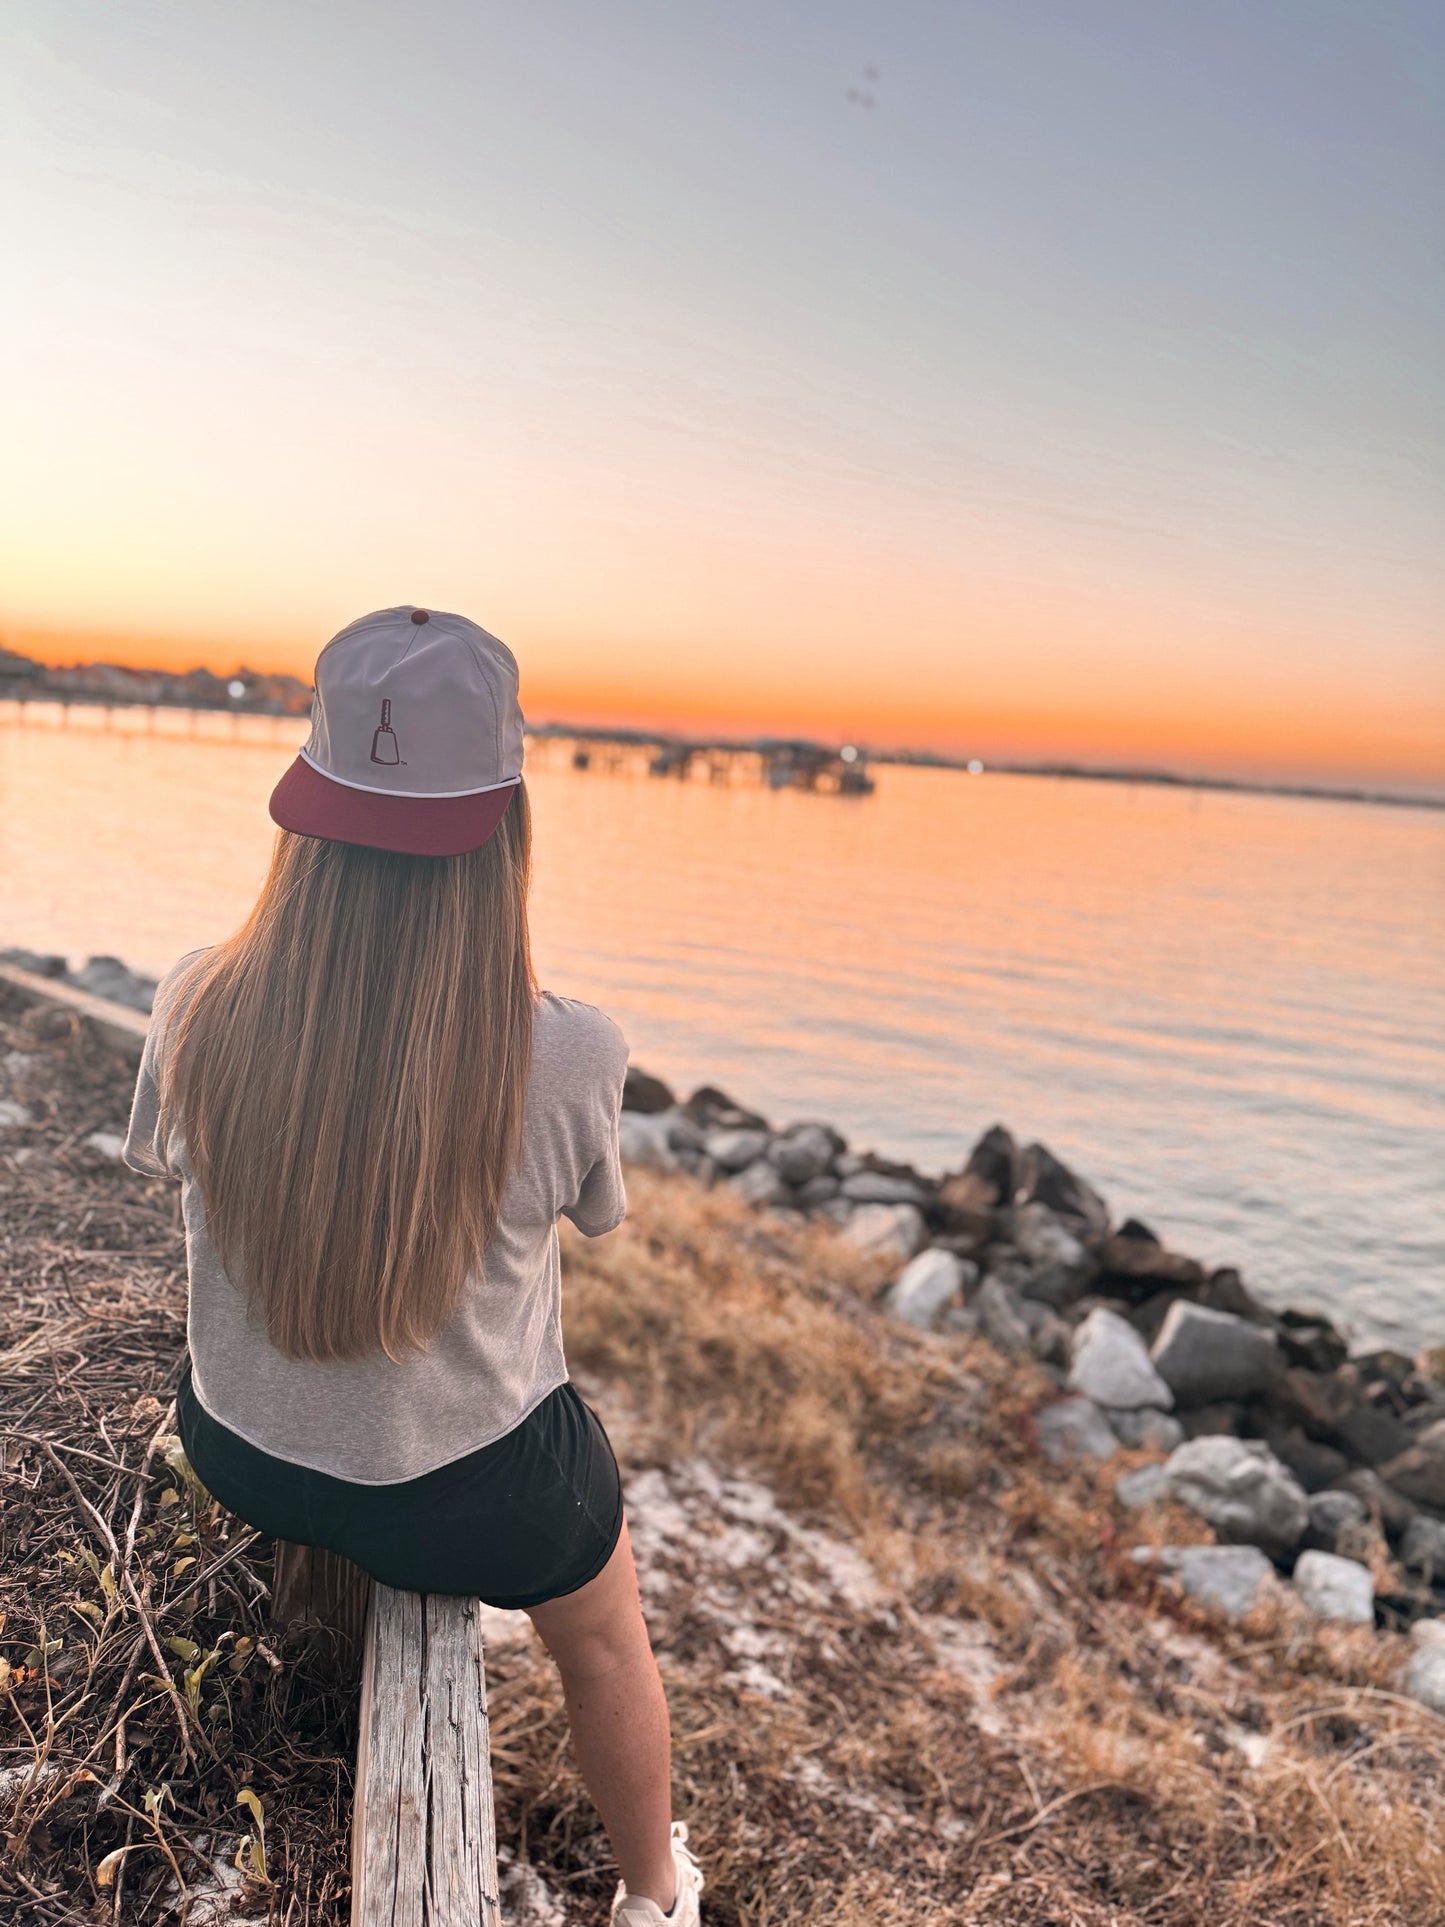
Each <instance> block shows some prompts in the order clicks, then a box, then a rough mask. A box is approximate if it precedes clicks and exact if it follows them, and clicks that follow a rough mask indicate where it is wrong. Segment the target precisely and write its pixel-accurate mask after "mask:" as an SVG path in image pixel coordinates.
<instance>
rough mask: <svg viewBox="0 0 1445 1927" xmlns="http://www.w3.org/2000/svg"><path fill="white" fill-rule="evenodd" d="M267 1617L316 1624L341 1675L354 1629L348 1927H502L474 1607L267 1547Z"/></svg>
mask: <svg viewBox="0 0 1445 1927" xmlns="http://www.w3.org/2000/svg"><path fill="white" fill-rule="evenodd" d="M271 1617H272V1619H273V1620H274V1621H275V1622H276V1623H277V1624H278V1625H283V1626H284V1625H288V1624H291V1623H293V1622H294V1621H296V1620H298V1619H299V1620H303V1621H304V1620H311V1621H312V1622H314V1623H315V1624H317V1625H319V1626H322V1627H325V1628H326V1629H327V1631H328V1632H330V1633H332V1634H334V1635H335V1636H336V1639H337V1645H338V1654H337V1657H338V1659H339V1660H340V1661H341V1663H343V1664H345V1663H346V1659H347V1655H348V1654H351V1653H354V1651H355V1647H356V1643H357V1635H358V1631H359V1632H360V1656H359V1657H360V1674H361V1715H360V1721H359V1727H358V1733H357V1742H356V1797H355V1804H354V1807H353V1810H352V1818H351V1919H352V1923H353V1927H501V1918H502V1916H501V1909H500V1906H499V1904H498V1897H497V1828H496V1814H495V1810H494V1807H493V1803H492V1769H491V1757H490V1751H489V1747H488V1729H487V1687H486V1674H485V1669H484V1653H483V1648H482V1636H481V1623H480V1614H479V1612H478V1602H477V1601H476V1600H475V1599H464V1598H460V1597H458V1596H457V1595H455V1594H452V1593H416V1592H399V1591H398V1590H397V1589H396V1588H395V1587H393V1586H384V1585H381V1584H380V1583H379V1582H377V1581H374V1580H371V1579H369V1578H368V1577H367V1575H366V1574H365V1573H363V1572H361V1571H360V1570H359V1569H358V1568H357V1567H356V1566H353V1565H352V1564H351V1562H350V1561H349V1560H346V1559H342V1558H340V1557H339V1555H338V1554H336V1553H332V1552H322V1551H320V1550H319V1549H317V1548H315V1547H312V1546H297V1545H291V1544H289V1543H286V1542H279V1543H278V1544H277V1547H276V1569H275V1580H274V1584H273V1587H272V1598H271Z"/></svg>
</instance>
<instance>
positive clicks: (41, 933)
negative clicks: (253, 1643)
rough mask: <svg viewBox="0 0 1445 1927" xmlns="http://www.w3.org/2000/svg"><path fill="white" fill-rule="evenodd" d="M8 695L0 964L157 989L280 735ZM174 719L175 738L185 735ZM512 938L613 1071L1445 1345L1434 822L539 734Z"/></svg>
mask: <svg viewBox="0 0 1445 1927" xmlns="http://www.w3.org/2000/svg"><path fill="white" fill-rule="evenodd" d="M147 721H148V719H147V718H145V717H144V716H143V715H141V714H139V713H134V714H130V715H127V716H124V717H123V718H122V719H121V723H122V727H121V728H119V729H113V730H111V731H105V730H102V729H101V727H100V722H101V717H100V714H99V713H98V712H76V713H75V714H74V715H73V716H72V719H71V722H70V724H69V726H68V727H67V728H64V729H61V728H58V727H55V726H53V724H47V722H46V721H45V720H44V717H43V715H40V714H37V715H34V716H32V717H31V718H30V720H29V721H27V722H25V723H24V724H20V723H18V722H16V721H14V720H13V711H12V712H10V718H7V717H6V715H5V713H4V712H3V711H0V882H3V891H4V895H3V909H0V944H4V943H14V944H25V945H28V946H30V947H32V948H35V949H46V950H59V951H63V952H66V953H67V954H69V955H71V956H72V957H73V958H75V959H77V960H78V959H79V958H81V957H83V956H86V955H89V954H91V953H93V952H96V951H109V952H112V953H113V954H115V955H118V956H121V957H124V958H125V959H126V961H127V962H129V963H132V964H134V965H136V966H137V967H139V968H142V969H145V970H148V971H151V972H155V973H158V972H160V971H161V970H163V969H164V968H165V967H166V966H167V965H168V964H169V963H171V962H172V961H173V960H174V958H175V957H176V956H178V955H179V954H180V953H181V952H183V951H185V950H187V949H190V948H193V947H194V946H195V945H197V944H202V943H208V942H211V941H213V940H214V939H216V938H218V937H220V936H223V935H224V934H226V932H228V931H229V930H230V929H232V928H233V927H234V926H235V924H236V923H237V921H238V920H239V919H240V918H241V916H242V915H243V914H244V912H245V911H246V910H247V908H248V907H249V906H250V904H251V902H252V901H253V899H254V896H255V893H256V889H257V887H258V885H259V883H260V880H261V877H262V874H263V872H264V869H265V864H266V860H267V855H268V851H269V848H270V843H271V837H272V834H273V830H272V825H271V823H270V821H269V818H268V817H267V816H266V809H265V804H266V797H267V795H268V793H269V790H270V787H271V785H272V783H273V782H274V780H275V778H276V777H277V775H279V773H280V771H281V769H282V768H283V767H284V765H285V764H286V762H287V761H288V760H289V758H290V756H291V754H292V753H293V752H294V748H295V746H296V744H297V743H299V741H300V740H301V739H302V736H303V735H304V728H303V727H302V726H301V725H298V724H293V723H290V722H287V723H275V724H273V723H271V722H269V721H263V720H259V719H249V718H248V719H232V718H229V717H224V716H217V717H210V716H203V717H200V718H196V719H191V718H188V717H186V716H184V715H180V714H176V715H169V716H161V717H160V718H159V719H156V721H155V724H154V727H153V728H152V729H150V730H149V731H148V730H147ZM190 731H194V733H188V732H190ZM527 770H528V785H529V788H530V789H531V792H532V797H533V802H534V806H535V817H536V831H537V842H536V886H535V895H534V902H533V935H534V948H535V954H536V961H537V966H538V971H539V975H540V976H541V977H542V979H543V981H544V982H545V983H547V984H548V985H549V986H550V987H551V988H553V989H555V990H559V991H562V992H565V993H566V994H568V995H572V996H578V997H584V998H586V999H588V1000H589V1001H592V1002H596V1003H600V1004H602V1005H603V1006H604V1007H605V1008H606V1009H608V1010H609V1011H610V1012H611V1013H612V1014H613V1015H614V1016H615V1017H616V1018H617V1019H618V1021H619V1022H620V1023H621V1024H622V1026H623V1028H624V1029H625V1031H626V1032H627V1035H628V1037H629V1039H630V1041H631V1044H632V1048H633V1056H634V1060H635V1061H637V1062H639V1063H641V1064H642V1065H644V1066H645V1067H646V1068H647V1069H649V1070H652V1071H655V1072H657V1073H658V1074H660V1075H662V1076H665V1077H667V1078H668V1079H669V1080H670V1081H671V1082H673V1083H675V1084H676V1085H678V1086H680V1087H682V1088H683V1089H684V1090H687V1089H691V1088H692V1087H693V1086H694V1085H695V1084H698V1083H702V1082H704V1081H706V1082H712V1083H718V1084H722V1085H723V1086H725V1087H726V1088H727V1089H729V1090H731V1091H732V1092H733V1093H734V1094H735V1095H736V1096H737V1097H738V1098H739V1099H740V1100H741V1101H743V1102H745V1103H747V1104H749V1105H751V1106H753V1107H754V1108H756V1109H758V1110H761V1111H764V1112H766V1113H767V1114H768V1115H769V1116H771V1117H772V1118H774V1119H775V1120H776V1121H783V1120H786V1119H791V1118H803V1117H809V1116H814V1117H822V1118H827V1119H830V1120H833V1121H834V1122H836V1123H837V1124H838V1125H839V1126H840V1128H842V1129H843V1130H845V1131H846V1132H847V1133H848V1134H849V1136H850V1137H851V1138H852V1139H853V1140H854V1142H855V1143H857V1144H858V1145H859V1146H860V1147H866V1146H872V1147H874V1148H876V1149H878V1150H880V1151H883V1152H887V1153H891V1154H894V1155H901V1156H906V1157H909V1158H912V1159H914V1160H915V1161H916V1162H918V1163H919V1164H920V1165H921V1166H922V1167H923V1168H925V1169H930V1170H941V1169H944V1168H947V1167H956V1166H957V1165H958V1164H959V1163H961V1161H962V1159H963V1157H964V1156H965V1154H966V1153H967V1150H968V1148H969V1146H970V1145H971V1144H972V1142H973V1140H974V1139H975V1138H976V1137H977V1135H978V1133H979V1132H980V1131H982V1130H983V1129H985V1128H986V1127H987V1126H988V1125H989V1124H992V1123H994V1122H995V1121H1003V1122H1005V1123H1007V1124H1008V1125H1009V1127H1010V1128H1011V1129H1012V1130H1013V1131H1014V1132H1015V1133H1016V1134H1018V1135H1019V1136H1020V1137H1024V1138H1028V1137H1037V1138H1041V1139H1043V1140H1044V1142H1045V1143H1047V1144H1048V1145H1050V1147H1051V1148H1052V1149H1053V1150H1055V1151H1056V1152H1057V1153H1058V1154H1059V1155H1060V1156H1061V1157H1063V1158H1065V1159H1066V1160H1068V1161H1069V1162H1071V1163H1074V1164H1076V1165H1077V1166H1078V1168H1079V1169H1080V1170H1081V1171H1082V1172H1083V1173H1084V1174H1085V1175H1086V1176H1088V1177H1089V1178H1090V1179H1091V1180H1093V1182H1095V1183H1096V1184H1097V1185H1098V1186H1099V1187H1100V1189H1102V1190H1103V1192H1104V1194H1105V1195H1106V1196H1107V1197H1108V1199H1109V1201H1110V1203H1111V1205H1112V1206H1113V1208H1114V1210H1115V1212H1116V1214H1117V1215H1118V1216H1121V1217H1122V1216H1123V1215H1125V1214H1126V1213H1129V1212H1132V1213H1134V1214H1135V1215H1137V1216H1140V1217H1143V1218H1144V1219H1145V1220H1146V1221H1147V1222H1148V1223H1150V1224H1151V1225H1152V1226H1153V1227H1154V1228H1155V1229H1156V1230H1158V1231H1159V1232H1160V1233H1161V1234H1163V1235H1164V1236H1166V1237H1167V1238H1168V1239H1169V1240H1170V1241H1171V1242H1172V1243H1174V1244H1176V1245H1178V1246H1180V1247H1181V1248H1183V1249H1184V1250H1186V1251H1189V1252H1191V1253H1193V1254H1195V1255H1197V1256H1199V1257H1201V1258H1204V1259H1206V1260H1208V1261H1211V1262H1214V1263H1219V1264H1224V1263H1232V1264H1237V1265H1238V1266H1239V1267H1240V1269H1241V1270H1242V1271H1243V1272H1244V1274H1245V1277H1246V1279H1247V1280H1248V1281H1249V1282H1250V1284H1251V1285H1252V1286H1253V1287H1254V1288H1255V1289H1256V1290H1258V1291H1259V1292H1260V1294H1261V1295H1262V1296H1264V1297H1266V1298H1267V1299H1269V1300H1271V1301H1273V1302H1276V1303H1293V1304H1299V1305H1313V1306H1321V1307H1324V1308H1325V1309H1328V1310H1330V1311H1332V1312H1333V1313H1334V1314H1335V1315H1336V1316H1338V1317H1340V1318H1342V1320H1343V1321H1344V1322H1345V1323H1346V1325H1347V1326H1348V1327H1349V1329H1350V1330H1351V1331H1352V1332H1354V1333H1355V1334H1356V1335H1357V1336H1359V1337H1362V1338H1366V1337H1368V1338H1376V1337H1378V1338H1382V1339H1390V1340H1393V1341H1395V1342H1400V1341H1408V1342H1410V1343H1412V1344H1413V1343H1418V1342H1419V1341H1420V1339H1421V1338H1424V1337H1429V1338H1430V1339H1432V1340H1434V1341H1438V1340H1439V1339H1441V1338H1442V1337H1445V972H1442V968H1441V962H1440V960H1441V958H1442V957H1445V818H1442V817H1441V816H1440V815H1439V814H1438V813H1432V812H1429V811H1425V810H1418V811H1417V810H1396V809H1380V808H1371V807H1368V806H1364V805H1354V804H1344V803H1326V802H1317V801H1308V800H1301V799H1288V798H1275V797H1263V796H1244V795H1228V794H1220V793H1207V792H1196V793H1189V792H1185V791H1176V790H1169V789H1153V788H1149V787H1146V786H1138V787H1129V786H1124V785H1116V784H1103V783H1097V784H1095V783H1082V782H1073V783H1070V782H1065V781H1054V780H1047V779H1038V778H1025V777H1010V776H1003V775H997V776H995V775H983V776H979V777H966V776H962V775H959V774H955V773H953V772H946V771H930V770H895V769H882V770H879V771H878V772H877V778H878V788H877V791H876V793H875V794H874V795H873V796H871V797H865V798H852V799H843V798H837V797H824V796H808V795H804V794H801V793H798V792H792V791H784V792H772V791H768V790H766V789H763V788H761V787H752V786H746V785H735V786H731V787H726V786H725V787H714V786H711V785H708V784H706V783H701V782H699V783H688V784H679V783H677V782H675V781H667V782H663V781H653V780H649V779H648V778H646V777H645V776H643V775H641V774H621V773H618V774H607V773H604V772H601V771H597V770H593V771H589V772H586V773H579V772H576V771H574V770H573V769H572V768H571V767H570V760H569V757H568V755H567V753H566V752H565V750H564V749H563V748H562V746H560V745H549V744H535V745H532V746H531V747H530V748H529V753H528V765H527Z"/></svg>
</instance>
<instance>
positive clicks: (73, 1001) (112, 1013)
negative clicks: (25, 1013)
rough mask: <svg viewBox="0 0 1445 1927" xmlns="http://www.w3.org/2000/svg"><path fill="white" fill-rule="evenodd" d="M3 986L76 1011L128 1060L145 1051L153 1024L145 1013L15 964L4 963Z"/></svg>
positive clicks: (33, 1000)
mask: <svg viewBox="0 0 1445 1927" xmlns="http://www.w3.org/2000/svg"><path fill="white" fill-rule="evenodd" d="M0 983H6V984H9V986H10V988H11V989H12V990H18V991H20V992H21V994H22V995H23V996H25V997H27V998H28V999H29V1000H30V1002H31V1003H37V1004H38V1003H46V1004H59V1005H60V1006H61V1007H62V1008H63V1009H65V1010H73V1011H74V1012H75V1014H76V1016H77V1017H84V1018H85V1019H86V1021H87V1022H88V1023H91V1024H93V1025H94V1026H95V1028H96V1029H97V1030H98V1031H99V1032H100V1035H101V1037H102V1038H103V1039H104V1040H105V1042H106V1043H107V1044H109V1045H110V1046H111V1048H112V1049H113V1050H119V1051H124V1052H125V1054H126V1056H127V1057H139V1056H140V1054H141V1051H142V1050H143V1049H144V1047H145V1040H146V1032H147V1031H148V1030H149V1029H150V1027H151V1020H150V1018H149V1017H147V1016H146V1014H145V1012H144V1011H143V1010H132V1009H130V1007H129V1006H128V1005H126V1004H116V1003H112V1002H111V1000H110V998H109V997H95V996H92V994H91V993H90V991H88V990H81V989H79V988H77V986H76V985H75V984H67V983H62V982H61V981H60V980H59V978H57V977H40V976H37V975H36V973H35V972H34V971H33V970H21V969H20V968H19V967H18V966H17V965H15V964H7V963H0Z"/></svg>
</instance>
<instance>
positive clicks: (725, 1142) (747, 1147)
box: [703, 1129, 768, 1171]
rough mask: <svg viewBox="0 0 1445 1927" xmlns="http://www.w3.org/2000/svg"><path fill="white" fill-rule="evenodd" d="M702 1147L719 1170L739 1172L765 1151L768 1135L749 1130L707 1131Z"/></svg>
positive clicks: (763, 1132) (764, 1132)
mask: <svg viewBox="0 0 1445 1927" xmlns="http://www.w3.org/2000/svg"><path fill="white" fill-rule="evenodd" d="M703 1146H704V1149H705V1150H706V1151H707V1154H708V1156H709V1157H710V1158H711V1159H712V1161H713V1163H714V1164H715V1165H717V1167H718V1169H719V1170H721V1171H741V1170H742V1169H743V1167H744V1166H745V1165H749V1164H751V1163H752V1162H753V1161H754V1159H756V1158H760V1157H761V1156H762V1155H763V1153H764V1152H765V1151H766V1150H767V1148H768V1133H767V1132H766V1131H754V1130H750V1129H743V1130H737V1131H709V1132H708V1134H707V1136H706V1137H705V1138H704V1139H703Z"/></svg>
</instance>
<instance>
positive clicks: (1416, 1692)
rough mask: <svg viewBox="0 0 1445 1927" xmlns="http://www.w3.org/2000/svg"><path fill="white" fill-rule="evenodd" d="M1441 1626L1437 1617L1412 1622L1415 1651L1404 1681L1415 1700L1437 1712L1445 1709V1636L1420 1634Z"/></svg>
mask: <svg viewBox="0 0 1445 1927" xmlns="http://www.w3.org/2000/svg"><path fill="white" fill-rule="evenodd" d="M1439 1626H1441V1623H1439V1621H1437V1619H1422V1621H1418V1623H1416V1624H1414V1626H1410V1636H1412V1646H1414V1651H1412V1653H1410V1663H1408V1665H1406V1669H1405V1678H1403V1682H1401V1684H1403V1688H1405V1692H1406V1694H1408V1696H1410V1698H1412V1700H1418V1702H1420V1705H1428V1707H1433V1711H1435V1713H1445V1640H1435V1638H1424V1640H1422V1638H1420V1634H1422V1632H1426V1628H1430V1630H1432V1632H1433V1630H1435V1628H1439Z"/></svg>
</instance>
